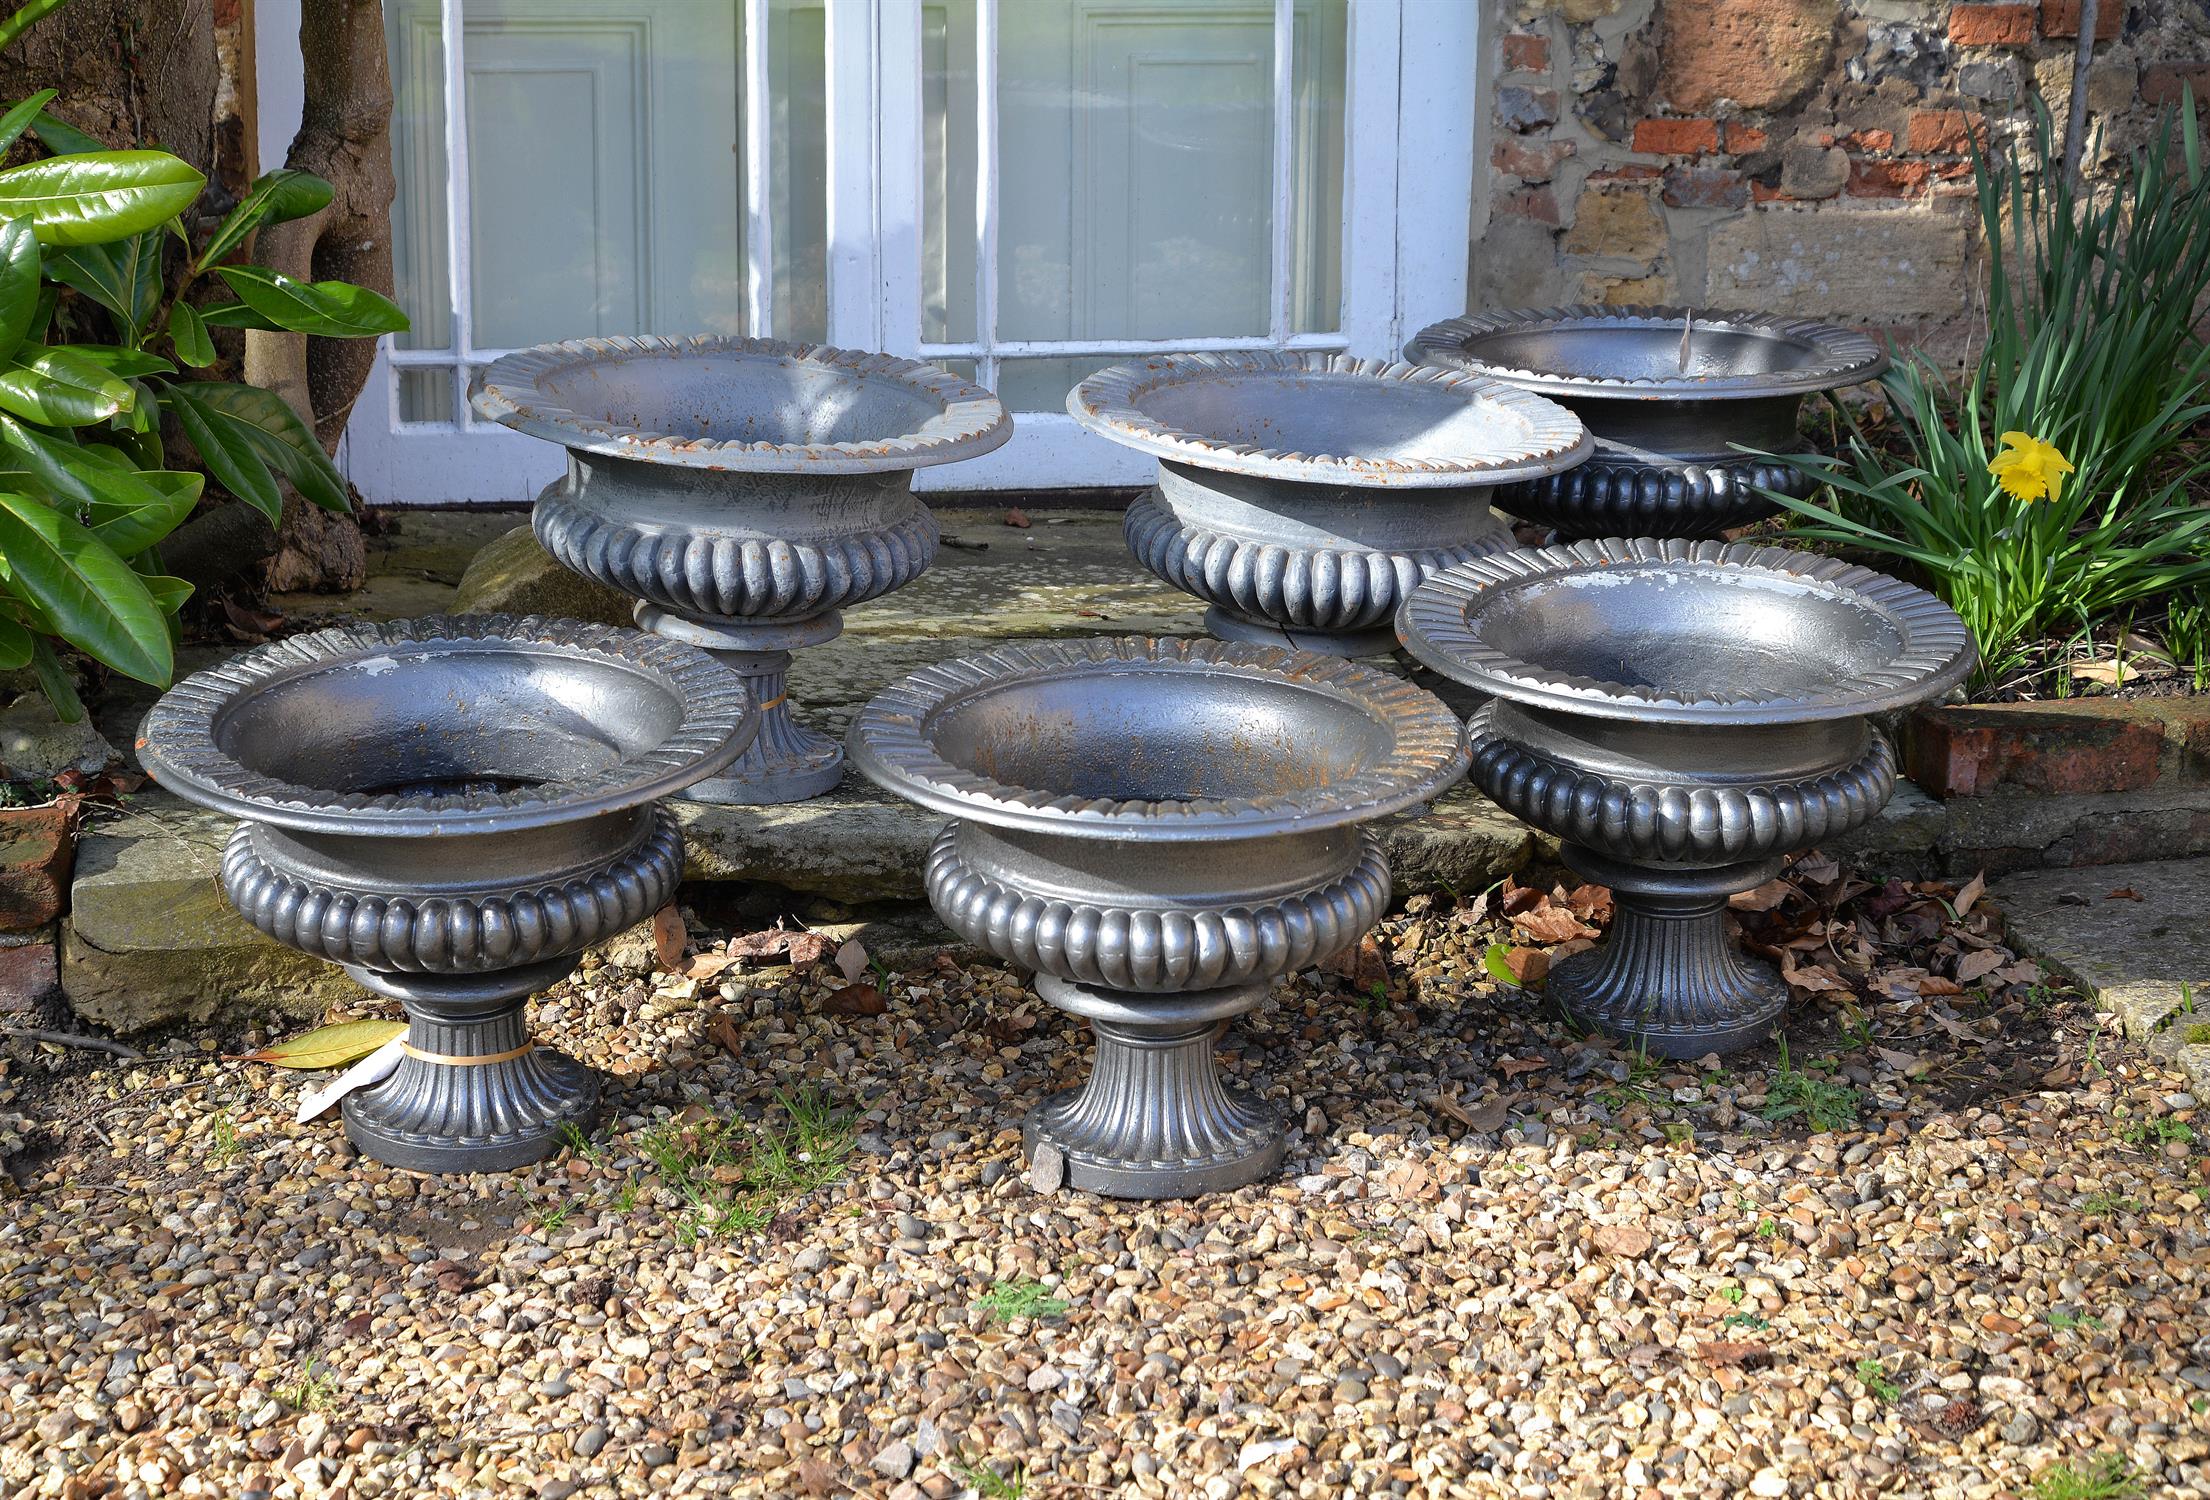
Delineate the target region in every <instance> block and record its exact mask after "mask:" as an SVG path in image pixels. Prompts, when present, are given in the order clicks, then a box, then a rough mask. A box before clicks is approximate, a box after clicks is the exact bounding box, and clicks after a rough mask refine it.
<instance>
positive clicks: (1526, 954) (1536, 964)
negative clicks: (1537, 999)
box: [1499, 948, 1550, 988]
mask: <svg viewBox="0 0 2210 1500" xmlns="http://www.w3.org/2000/svg"><path fill="white" fill-rule="evenodd" d="M1499 962H1501V963H1502V964H1503V965H1504V967H1505V968H1506V969H1507V970H1508V971H1510V973H1511V976H1512V978H1513V979H1514V980H1515V981H1517V982H1518V983H1519V985H1520V986H1521V987H1522V988H1524V987H1526V986H1527V985H1530V984H1540V983H1541V982H1542V979H1543V976H1545V975H1547V974H1548V973H1549V972H1550V955H1549V954H1547V953H1545V952H1543V951H1542V950H1541V949H1540V948H1507V949H1505V950H1504V952H1503V954H1502V955H1501V957H1500V959H1499Z"/></svg>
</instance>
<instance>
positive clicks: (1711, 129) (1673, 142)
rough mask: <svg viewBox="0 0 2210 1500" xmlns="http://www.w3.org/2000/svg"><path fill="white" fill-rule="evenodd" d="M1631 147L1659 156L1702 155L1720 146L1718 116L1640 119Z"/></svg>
mask: <svg viewBox="0 0 2210 1500" xmlns="http://www.w3.org/2000/svg"><path fill="white" fill-rule="evenodd" d="M1634 149H1635V150H1637V151H1647V152H1650V153H1652V154H1653V155H1661V156H1701V155H1703V154H1704V153H1705V152H1707V151H1716V150H1718V149H1719V122H1718V121H1717V120H1640V121H1637V122H1636V124H1635V127H1634Z"/></svg>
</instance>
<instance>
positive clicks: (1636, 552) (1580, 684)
mask: <svg viewBox="0 0 2210 1500" xmlns="http://www.w3.org/2000/svg"><path fill="white" fill-rule="evenodd" d="M1612 568H1621V569H1624V568H1634V569H1638V570H1647V569H1671V570H1674V571H1677V572H1679V573H1681V574H1683V575H1686V576H1691V577H1692V576H1696V575H1698V574H1703V575H1706V576H1708V575H1709V574H1711V573H1713V572H1723V571H1735V572H1739V573H1745V574H1751V575H1762V576H1764V577H1766V578H1770V579H1776V580H1784V581H1786V582H1789V583H1792V584H1796V585H1800V586H1807V587H1811V588H1814V589H1818V590H1821V591H1823V592H1825V593H1827V594H1828V595H1830V596H1833V595H1845V596H1848V597H1849V598H1850V599H1851V602H1853V603H1855V604H1857V605H1859V606H1862V607H1865V608H1868V609H1870V610H1872V611H1875V612H1877V613H1878V614H1880V615H1881V616H1882V617H1883V618H1884V619H1885V620H1886V621H1887V622H1888V623H1889V624H1890V625H1891V626H1892V627H1893V628H1894V629H1895V630H1896V632H1897V633H1898V635H1899V636H1900V637H1901V646H1900V648H1899V649H1898V650H1897V651H1896V652H1895V653H1894V655H1893V656H1892V658H1891V659H1890V661H1889V662H1888V663H1887V664H1886V665H1884V666H1882V667H1881V668H1879V669H1877V670H1868V671H1861V672H1858V673H1856V674H1854V675H1853V676H1850V677H1848V678H1845V679H1842V680H1839V681H1837V682H1836V683H1834V685H1833V686H1832V687H1831V688H1828V689H1826V690H1824V691H1820V692H1816V693H1797V694H1787V693H1777V692H1769V691H1760V690H1758V689H1756V688H1754V687H1751V688H1746V689H1744V690H1742V691H1740V692H1728V693H1709V694H1705V695H1703V696H1700V697H1695V698H1690V697H1687V696H1685V695H1683V694H1680V693H1677V692H1670V691H1667V690H1665V689H1663V688H1656V687H1643V686H1636V685H1631V684H1627V683H1622V682H1617V681H1611V680H1606V679H1602V678H1596V677H1588V676H1582V675H1578V674H1574V673H1570V672H1563V671H1557V670H1553V669H1550V668H1546V667H1542V666H1539V665H1537V664H1535V663H1532V662H1529V661H1526V660H1523V659H1522V658H1520V657H1517V656H1515V655H1513V654H1511V653H1510V652H1508V651H1505V650H1503V649H1500V648H1499V647H1497V646H1495V645H1493V644H1492V643H1491V642H1490V641H1489V640H1488V639H1487V638H1486V636H1485V635H1484V632H1483V630H1482V628H1481V615H1482V614H1483V612H1484V611H1485V610H1487V609H1489V608H1491V607H1492V606H1494V605H1495V604H1496V603H1497V602H1498V601H1499V600H1500V599H1504V598H1506V597H1508V596H1510V595H1511V594H1512V593H1514V592H1515V591H1517V590H1520V589H1524V588H1525V587H1527V586H1529V585H1531V584H1537V583H1544V582H1551V581H1555V580H1558V579H1562V578H1568V577H1571V576H1573V575H1577V574H1591V573H1596V572H1599V571H1601V570H1604V569H1612ZM1397 638H1398V640H1399V641H1401V642H1402V643H1403V644H1404V648H1405V649H1406V650H1407V651H1409V652H1411V653H1412V654H1413V655H1414V656H1415V657H1417V658H1418V659H1419V660H1420V661H1422V662H1424V663H1426V664H1427V665H1428V666H1430V667H1433V668H1434V669H1435V670H1436V671H1437V672H1440V673H1442V674H1443V675H1444V676H1446V677H1449V678H1452V679H1453V680H1455V681H1458V682H1462V683H1465V684H1467V685H1468V686H1470V687H1474V688H1478V689H1480V690H1481V691H1483V692H1486V693H1491V694H1493V695H1495V696H1496V697H1499V698H1505V699H1509V700H1511V701H1512V702H1515V703H1523V704H1527V705H1529V706H1531V707H1534V708H1538V709H1550V710H1555V711H1559V712H1563V713H1568V714H1580V715H1586V716H1589V717H1593V718H1604V719H1629V720H1637V721H1640V722H1643V723H1649V724H1676V725H1680V724H1706V725H1781V724H1801V723H1810V722H1815V721H1819V720H1825V719H1846V718H1860V717H1865V716H1869V715H1874V714H1882V713H1888V712H1892V711H1895V710H1897V709H1902V708H1907V707H1909V706H1911V705H1912V704H1915V703H1920V702H1924V701H1925V700H1927V699H1929V698H1935V697H1939V696H1940V695H1941V694H1943V693H1945V692H1947V691H1948V690H1949V689H1950V688H1952V687H1954V686H1955V685H1956V684H1958V683H1959V682H1961V681H1963V680H1964V677H1965V674H1966V673H1967V672H1969V671H1970V670H1971V668H1972V663H1973V661H1974V659H1975V658H1974V652H1973V647H1972V638H1971V636H1970V634H1969V633H1968V632H1967V631H1966V629H1965V626H1964V622H1963V621H1962V620H1960V619H1959V618H1958V617H1957V615H1956V612H1955V611H1953V610H1951V609H1950V608H1949V606H1948V605H1946V604H1943V603H1942V602H1941V601H1940V600H1939V599H1936V598H1935V597H1934V596H1933V595H1932V594H1929V593H1927V592H1926V591H1925V590H1924V589H1919V588H1914V587H1912V586H1911V585H1910V584H1907V583H1904V582H1902V581H1901V580H1900V579H1895V578H1891V577H1889V576H1888V575H1887V574H1885V573H1879V572H1875V571H1874V570H1872V569H1870V568H1864V567H1859V566H1857V565H1855V564H1853V563H1846V562H1843V561H1841V560H1840V559H1838V558H1832V557H1822V556H1819V555H1817V554H1814V553H1809V552H1797V551H1792V550H1790V549H1788V548H1784V547H1761V546H1756V545H1753V544H1748V543H1740V542H1736V543H1724V542H1716V541H1694V540H1688V539H1684V538H1665V539H1656V538H1648V537H1638V538H1621V537H1610V538H1606V539H1603V540H1599V541H1583V542H1572V543H1567V544H1564V545H1560V546H1552V547H1531V548H1524V549H1522V550H1520V551H1517V552H1505V553H1499V554H1496V555H1494V556H1490V557H1484V558H1477V559H1475V560H1474V561H1472V562H1468V563H1461V564H1459V565H1458V566H1456V567H1453V568H1447V569H1445V570H1443V571H1442V572H1439V573H1434V574H1431V575H1429V577H1428V578H1427V580H1426V581H1425V582H1423V583H1422V584H1421V585H1420V586H1419V587H1418V588H1416V589H1414V590H1413V591H1412V595H1411V597H1410V598H1409V599H1407V600H1406V601H1405V602H1404V604H1403V606H1402V607H1401V608H1400V609H1399V610H1398V611H1397Z"/></svg>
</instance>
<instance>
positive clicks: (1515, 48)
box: [1504, 31, 1550, 73]
mask: <svg viewBox="0 0 2210 1500" xmlns="http://www.w3.org/2000/svg"><path fill="white" fill-rule="evenodd" d="M1504 66H1505V67H1507V68H1510V69H1511V70H1512V71H1513V72H1515V73H1547V72H1549V71H1550V38H1548V37H1546V36H1543V35H1542V34H1540V33H1539V32H1533V31H1515V32H1513V33H1512V34H1511V35H1510V36H1507V37H1506V38H1504Z"/></svg>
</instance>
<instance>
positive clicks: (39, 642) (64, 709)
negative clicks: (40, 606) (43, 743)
mask: <svg viewBox="0 0 2210 1500" xmlns="http://www.w3.org/2000/svg"><path fill="white" fill-rule="evenodd" d="M31 670H32V671H34V672H36V673H37V674H38V685H39V689H40V691H42V692H44V693H45V694H46V701H47V702H48V703H51V704H52V705H53V706H54V717H55V718H57V719H59V720H61V721H62V723H64V724H80V723H82V722H83V721H84V700H83V699H82V698H79V697H78V696H77V684H76V680H75V679H74V678H72V677H71V676H70V675H69V670H68V668H66V667H64V666H63V665H62V664H61V661H60V658H58V657H56V656H55V655H54V648H53V646H52V644H51V643H50V642H48V641H47V639H46V638H45V637H44V636H42V635H34V636H32V637H31Z"/></svg>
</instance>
